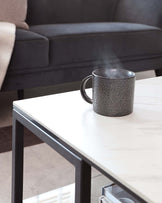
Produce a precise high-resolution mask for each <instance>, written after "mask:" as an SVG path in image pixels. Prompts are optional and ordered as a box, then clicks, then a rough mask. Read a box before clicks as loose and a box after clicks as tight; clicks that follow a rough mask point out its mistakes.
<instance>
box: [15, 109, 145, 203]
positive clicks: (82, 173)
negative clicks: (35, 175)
mask: <svg viewBox="0 0 162 203" xmlns="http://www.w3.org/2000/svg"><path fill="white" fill-rule="evenodd" d="M24 127H26V128H28V129H29V130H30V131H31V132H32V133H33V134H35V135H36V136H37V137H38V138H40V139H41V140H42V141H43V142H45V143H47V144H48V145H49V146H50V147H52V148H53V149H54V150H55V151H57V152H58V153H59V154H60V155H62V156H63V157H64V158H65V159H66V160H68V161H69V162H70V163H71V164H73V165H74V167H75V203H90V198H91V167H92V166H93V167H94V168H96V169H97V170H99V171H100V172H101V173H102V174H103V175H105V176H106V177H108V178H109V179H111V180H112V181H113V182H115V183H116V184H118V185H119V186H120V187H122V188H123V189H124V190H126V191H128V192H129V193H130V194H132V195H133V196H134V197H135V198H137V199H138V200H139V201H140V202H141V203H147V202H146V201H144V200H143V199H142V198H141V197H139V196H138V195H136V194H135V193H133V192H132V191H131V190H129V188H127V187H126V186H124V185H123V184H121V183H120V182H119V181H117V180H116V179H115V178H114V177H112V176H111V175H109V174H107V173H106V172H105V171H104V170H102V169H101V168H99V167H98V166H97V165H95V164H94V163H93V162H91V161H90V160H88V159H87V158H86V157H84V156H83V155H81V154H80V153H79V152H78V151H76V150H75V149H73V148H71V147H70V146H69V145H68V144H67V143H65V142H63V141H62V140H61V139H60V138H58V137H57V136H56V135H54V134H53V133H51V132H50V131H48V130H47V129H46V128H44V127H43V126H41V125H40V124H39V123H37V122H36V121H34V120H33V119H32V118H30V117H29V116H28V115H26V114H25V113H24V112H22V111H21V110H20V109H18V108H16V107H14V109H13V133H12V134H13V138H12V139H13V140H12V197H11V198H12V200H11V201H12V203H22V202H23V162H24Z"/></svg>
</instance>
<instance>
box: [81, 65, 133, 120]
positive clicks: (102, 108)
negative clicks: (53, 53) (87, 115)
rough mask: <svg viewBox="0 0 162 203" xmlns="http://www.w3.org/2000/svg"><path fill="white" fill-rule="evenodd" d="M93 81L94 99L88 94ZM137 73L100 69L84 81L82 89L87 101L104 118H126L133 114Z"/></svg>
mask: <svg viewBox="0 0 162 203" xmlns="http://www.w3.org/2000/svg"><path fill="white" fill-rule="evenodd" d="M90 79H92V99H91V98H90V97H89V96H88V95H87V94H86V91H85V88H86V83H87V82H88V80H90ZM134 85H135V73H134V72H132V71H129V70H125V69H108V68H99V69H96V70H94V71H93V72H92V75H89V76H87V77H86V78H84V79H83V81H82V83H81V87H80V91H81V95H82V97H83V99H84V100H85V101H87V102H88V103H90V104H93V109H94V111H95V112H96V113H98V114H101V115H104V116H112V117H115V116H125V115H128V114H130V113H132V112H133V103H134Z"/></svg>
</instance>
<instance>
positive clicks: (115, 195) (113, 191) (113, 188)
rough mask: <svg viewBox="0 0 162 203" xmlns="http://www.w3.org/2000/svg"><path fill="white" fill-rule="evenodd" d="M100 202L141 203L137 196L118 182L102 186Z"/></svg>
mask: <svg viewBox="0 0 162 203" xmlns="http://www.w3.org/2000/svg"><path fill="white" fill-rule="evenodd" d="M99 202H100V203H140V201H138V200H137V199H136V198H135V197H133V196H132V195H131V194H129V193H128V192H127V191H125V190H123V189H122V188H121V187H119V186H118V185H116V184H114V183H113V184H110V185H107V186H104V187H103V188H102V196H101V197H100V199H99Z"/></svg>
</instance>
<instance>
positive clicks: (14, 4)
mask: <svg viewBox="0 0 162 203" xmlns="http://www.w3.org/2000/svg"><path fill="white" fill-rule="evenodd" d="M26 12H27V0H0V21H3V22H10V23H14V24H16V25H17V26H18V27H21V28H26V29H27V28H28V26H27V24H26V23H25V19H26Z"/></svg>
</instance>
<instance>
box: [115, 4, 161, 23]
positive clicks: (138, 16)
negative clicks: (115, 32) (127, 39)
mask: <svg viewBox="0 0 162 203" xmlns="http://www.w3.org/2000/svg"><path fill="white" fill-rule="evenodd" d="M114 20H115V21H119V22H121V21H122V22H135V23H142V24H147V25H153V26H157V27H162V0H119V2H118V4H117V9H116V13H115V19H114Z"/></svg>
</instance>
